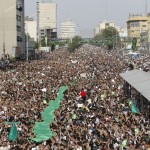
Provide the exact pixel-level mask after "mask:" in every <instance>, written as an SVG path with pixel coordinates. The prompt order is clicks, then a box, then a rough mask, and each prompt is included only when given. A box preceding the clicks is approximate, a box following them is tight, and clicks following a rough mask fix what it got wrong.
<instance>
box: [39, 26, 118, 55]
mask: <svg viewBox="0 0 150 150" xmlns="http://www.w3.org/2000/svg"><path fill="white" fill-rule="evenodd" d="M83 43H90V44H94V45H98V46H104V47H106V48H107V49H114V48H118V47H120V44H121V40H120V37H119V33H118V31H117V30H116V28H114V27H108V28H106V29H104V30H102V32H101V33H100V34H97V35H96V36H95V37H94V38H93V39H92V40H88V41H85V40H84V39H82V38H81V37H80V36H75V37H74V38H72V39H68V40H62V41H61V40H53V41H49V40H46V39H45V38H43V39H42V40H41V42H40V44H38V43H36V48H38V47H39V46H42V47H45V46H48V47H50V46H51V47H52V46H54V45H59V46H64V45H67V46H68V50H69V51H70V52H73V51H74V50H75V49H76V48H79V47H80V46H81V45H82V44H83Z"/></svg>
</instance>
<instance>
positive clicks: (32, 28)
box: [25, 16, 37, 41]
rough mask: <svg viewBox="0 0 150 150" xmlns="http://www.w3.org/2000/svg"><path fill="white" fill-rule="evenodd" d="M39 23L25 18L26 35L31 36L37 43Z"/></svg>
mask: <svg viewBox="0 0 150 150" xmlns="http://www.w3.org/2000/svg"><path fill="white" fill-rule="evenodd" d="M36 27H37V23H36V21H35V20H33V18H29V17H28V16H27V17H26V18H25V33H26V34H28V35H29V37H30V38H32V39H33V40H34V41H37V33H36V31H37V30H36Z"/></svg>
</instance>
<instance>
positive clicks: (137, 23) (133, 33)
mask: <svg viewBox="0 0 150 150" xmlns="http://www.w3.org/2000/svg"><path fill="white" fill-rule="evenodd" d="M127 30H128V36H129V37H131V38H132V37H133V38H137V47H140V46H141V40H140V37H141V33H143V32H147V31H148V17H147V16H142V15H139V14H137V15H135V14H133V15H129V19H128V21H127ZM144 35H145V34H144Z"/></svg>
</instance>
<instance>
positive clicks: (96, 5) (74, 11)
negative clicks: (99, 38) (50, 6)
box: [25, 0, 150, 37]
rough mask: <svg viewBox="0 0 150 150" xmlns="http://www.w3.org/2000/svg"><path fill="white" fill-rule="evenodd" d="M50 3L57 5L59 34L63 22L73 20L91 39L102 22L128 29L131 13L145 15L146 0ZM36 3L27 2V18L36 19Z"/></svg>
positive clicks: (61, 1)
mask: <svg viewBox="0 0 150 150" xmlns="http://www.w3.org/2000/svg"><path fill="white" fill-rule="evenodd" d="M47 1H48V0H47ZM49 1H51V2H55V3H56V4H57V30H58V34H60V27H61V22H64V21H66V20H67V19H71V20H72V21H74V22H76V23H77V24H78V26H79V28H80V33H81V35H82V37H91V36H93V35H94V34H93V33H94V32H93V30H94V28H95V27H96V26H97V25H98V23H99V22H100V21H104V20H107V21H114V22H115V24H116V25H117V26H122V27H126V21H127V20H128V17H129V13H130V14H143V15H145V0H132V1H131V0H126V1H120V0H88V1H87V0H82V1H79V0H76V1H73V0H53V1H52V0H49ZM36 2H37V0H32V1H31V0H30V1H29V0H25V15H26V16H29V17H30V16H32V17H34V18H35V19H36V15H35V13H36ZM85 4H86V5H85ZM147 4H148V3H147ZM85 6H86V7H85ZM91 6H92V7H91ZM147 12H148V13H150V4H148V5H147ZM33 14H34V16H33Z"/></svg>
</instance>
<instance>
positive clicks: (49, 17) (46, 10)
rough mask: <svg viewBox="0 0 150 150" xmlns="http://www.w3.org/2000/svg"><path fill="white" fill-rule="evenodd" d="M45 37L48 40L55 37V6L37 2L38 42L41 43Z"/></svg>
mask: <svg viewBox="0 0 150 150" xmlns="http://www.w3.org/2000/svg"><path fill="white" fill-rule="evenodd" d="M45 36H47V39H48V40H51V39H54V38H56V37H57V5H56V3H52V2H48V1H44V0H43V1H42V2H37V37H38V41H41V40H42V39H43V38H45Z"/></svg>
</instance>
